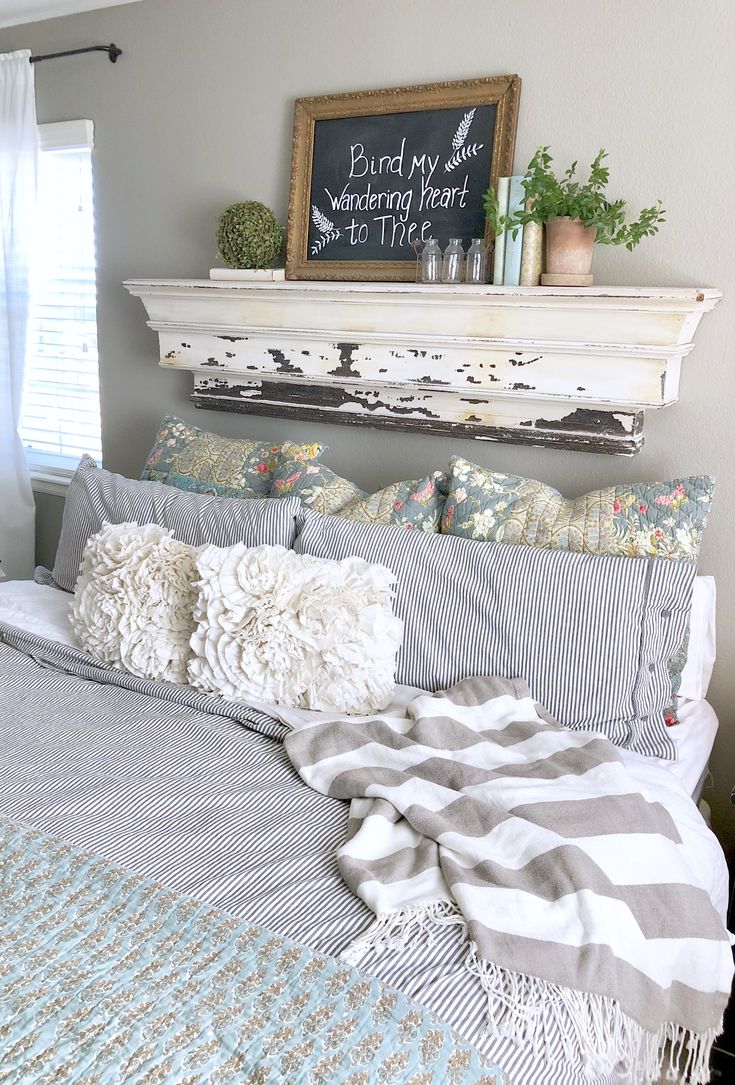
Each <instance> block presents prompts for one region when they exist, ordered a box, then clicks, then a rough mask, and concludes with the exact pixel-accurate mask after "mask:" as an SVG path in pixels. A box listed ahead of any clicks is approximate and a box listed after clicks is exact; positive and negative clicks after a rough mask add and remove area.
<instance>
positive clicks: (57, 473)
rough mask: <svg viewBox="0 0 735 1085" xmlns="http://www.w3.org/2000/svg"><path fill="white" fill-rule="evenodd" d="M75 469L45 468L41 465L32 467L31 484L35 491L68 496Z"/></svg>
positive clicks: (56, 495) (55, 495)
mask: <svg viewBox="0 0 735 1085" xmlns="http://www.w3.org/2000/svg"><path fill="white" fill-rule="evenodd" d="M73 474H74V472H73V471H64V470H61V469H58V470H53V471H52V470H44V469H43V468H40V467H32V468H31V486H32V488H33V492H34V493H39V494H52V495H53V496H54V497H66V491H67V490H68V489H69V483H70V482H71V479H72V475H73Z"/></svg>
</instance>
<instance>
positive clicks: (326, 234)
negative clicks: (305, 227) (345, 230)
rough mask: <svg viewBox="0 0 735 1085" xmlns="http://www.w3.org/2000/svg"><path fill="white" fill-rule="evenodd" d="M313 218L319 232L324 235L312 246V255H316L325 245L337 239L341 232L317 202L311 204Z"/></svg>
mask: <svg viewBox="0 0 735 1085" xmlns="http://www.w3.org/2000/svg"><path fill="white" fill-rule="evenodd" d="M311 219H312V222H313V223H314V225H315V226H316V228H317V230H318V231H319V233H320V234H321V235H322V236H321V237H320V238H317V240H316V241H315V242H314V243H313V245H312V246H311V255H312V256H316V254H317V253H318V252H321V251H322V249H323V248H324V246H325V245H328V244H329V242H330V241H336V240H337V238H338V237H339V236H340V232H339V230H338V229H336V227H335V225H334V223H333V222H332V220H331V219H328V218H327V216H326V215H325V214H323V213H322V212H321V211H320V210H319V208H318V207H317V205H316V204H315V203H313V204H312V205H311Z"/></svg>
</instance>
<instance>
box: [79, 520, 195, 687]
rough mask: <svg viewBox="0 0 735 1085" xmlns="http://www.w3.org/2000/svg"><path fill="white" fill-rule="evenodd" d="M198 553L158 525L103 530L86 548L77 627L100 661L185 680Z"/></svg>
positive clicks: (84, 643)
mask: <svg viewBox="0 0 735 1085" xmlns="http://www.w3.org/2000/svg"><path fill="white" fill-rule="evenodd" d="M197 553H198V551H197V550H196V549H195V548H194V547H191V546H187V545H186V543H182V542H179V541H178V540H177V539H175V538H174V537H173V535H172V534H171V532H170V531H166V530H165V529H164V528H162V527H159V526H158V525H157V524H145V525H144V526H143V527H139V526H138V524H136V523H127V524H103V527H102V530H101V531H99V532H97V534H96V535H92V537H91V538H90V539H89V541H88V542H87V545H86V547H85V548H84V556H83V558H82V564H81V568H80V572H79V579H78V580H77V583H76V587H75V589H74V602H73V604H72V611H71V618H70V622H71V628H72V631H73V633H74V636H75V637H76V639H77V641H78V642H79V644H80V645H81V647H82V648H84V650H85V651H87V652H89V654H90V655H91V656H94V658H95V659H99V660H102V661H103V662H104V663H110V664H111V665H112V666H113V667H117V668H119V669H121V670H126V671H129V672H130V673H131V674H135V675H137V676H138V677H139V678H154V679H161V680H163V681H166V682H177V683H184V682H186V664H187V660H188V658H189V638H190V637H191V634H192V633H193V632H194V625H195V623H194V618H193V611H194V601H195V599H196V594H197V593H196V588H195V586H194V584H195V582H196V577H197V569H196V555H197Z"/></svg>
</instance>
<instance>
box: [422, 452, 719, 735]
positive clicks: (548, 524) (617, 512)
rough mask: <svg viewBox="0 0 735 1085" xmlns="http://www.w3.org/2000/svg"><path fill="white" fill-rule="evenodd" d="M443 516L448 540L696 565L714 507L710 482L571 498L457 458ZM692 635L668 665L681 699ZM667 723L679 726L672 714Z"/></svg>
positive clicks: (610, 489) (640, 486)
mask: <svg viewBox="0 0 735 1085" xmlns="http://www.w3.org/2000/svg"><path fill="white" fill-rule="evenodd" d="M449 471H450V478H449V494H448V497H447V500H446V504H445V506H444V513H443V515H442V522H441V530H442V532H443V533H444V534H446V535H462V536H464V537H465V538H467V539H480V540H483V541H487V542H503V543H520V544H524V545H526V546H535V547H542V548H544V549H550V550H576V551H579V552H583V553H588V554H617V555H620V556H623V557H661V558H671V559H674V560H678V561H696V559H697V557H698V555H699V548H700V545H701V542H702V534H703V532H704V529H705V527H706V525H707V517H708V515H709V511H710V507H711V505H712V496H713V493H714V485H715V480H714V478H713V477H712V476H711V475H694V476H692V477H691V478H682V479H673V480H672V481H671V482H655V483H628V484H625V485H620V486H607V487H605V488H604V489H601V490H593V491H591V492H590V493H587V494H584V495H583V496H582V497H577V498H566V497H564V496H563V494H561V493H560V492H559V491H558V490H555V489H554V488H553V487H552V486H547V485H545V484H544V483H543V482H537V481H536V480H535V479H529V478H522V477H521V476H520V475H506V474H501V473H500V472H498V471H490V470H488V469H487V468H485V467H479V466H478V465H477V464H476V463H471V462H470V461H469V460H465V459H462V457H461V456H455V457H453V458H452V459H451V460H450V461H449ZM687 644H688V632H687V636H686V638H685V639H684V641H683V643H682V644H681V645H680V647H679V649H678V651H677V652H676V654H675V656H673V657H672V659H671V660H670V661H669V675H670V677H671V690H672V697H674V698H675V697H676V695H677V693H678V690H679V685H680V683H681V672H682V670H683V669H684V665H685V663H686V658H687ZM667 722H668V723H671V724H673V723H676V722H677V720H676V712H675V710H674V708H673V707H672V708H671V709H670V710H669V712H668V714H667Z"/></svg>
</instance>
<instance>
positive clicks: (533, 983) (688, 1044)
mask: <svg viewBox="0 0 735 1085" xmlns="http://www.w3.org/2000/svg"><path fill="white" fill-rule="evenodd" d="M449 925H456V926H459V927H460V928H461V937H462V939H463V940H464V941H465V942H466V943H467V958H466V961H465V967H466V968H467V970H468V972H470V973H471V974H472V975H474V976H476V977H477V979H478V980H479V982H480V983H481V985H482V987H483V990H484V991H485V994H486V996H487V1026H486V1027H487V1030H488V1031H490V1032H492V1033H494V1034H495V1035H499V1036H503V1037H507V1038H509V1039H511V1040H513V1041H514V1042H515V1043H522V1044H527V1045H530V1046H531V1048H532V1049H533V1052H534V1054H535V1055H536V1057H537V1058H540V1059H541V1058H545V1057H546V1058H549V1059H552V1058H553V1059H556V1060H558V1058H559V1052H558V1048H557V1050H556V1051H554V1050H553V1048H554V1047H555V1045H556V1044H558V1042H559V1040H561V1044H562V1051H563V1058H564V1059H565V1061H567V1062H568V1063H570V1064H571V1065H573V1066H577V1067H578V1068H579V1069H580V1071H581V1072H582V1073H583V1074H584V1075H585V1076H586V1077H588V1078H590V1079H592V1078H594V1077H597V1076H605V1075H607V1074H611V1073H613V1072H616V1073H618V1074H622V1075H623V1076H626V1075H628V1076H629V1077H630V1079H631V1080H632V1081H634V1082H635V1083H636V1085H654V1083H655V1082H657V1081H659V1079H660V1078H662V1077H663V1076H664V1074H665V1078H666V1080H667V1081H678V1082H687V1083H689V1085H707V1082H708V1081H709V1060H710V1053H711V1050H712V1045H713V1043H714V1041H715V1039H716V1038H717V1036H718V1035H719V1034H720V1032H721V1031H722V1023H720V1026H719V1028H711V1029H706V1030H705V1031H704V1032H693V1031H691V1030H690V1029H686V1028H683V1027H682V1026H681V1025H676V1024H674V1023H673V1022H665V1023H664V1024H663V1025H662V1026H661V1028H660V1029H658V1031H657V1032H649V1031H647V1030H646V1029H644V1028H643V1027H642V1026H641V1025H639V1024H638V1023H637V1022H636V1021H634V1020H633V1019H632V1018H631V1017H629V1016H628V1015H627V1014H626V1013H624V1012H623V1011H622V1010H621V1008H620V1006H619V1004H618V1003H617V1002H616V1001H615V1000H614V999H612V998H606V997H604V996H602V995H595V994H589V993H586V992H584V991H575V990H573V989H572V988H569V987H562V986H561V985H559V984H554V983H548V982H546V981H545V980H542V979H539V978H537V977H536V976H527V975H524V974H523V973H520V972H512V971H509V970H508V969H505V968H501V967H500V966H499V965H496V964H493V963H492V962H491V961H486V960H484V959H483V958H481V957H480V956H479V953H478V949H477V945H476V944H475V942H473V941H470V939H469V935H468V931H467V924H466V922H465V920H464V917H463V916H462V914H461V912H460V911H459V908H458V907H457V905H456V904H455V903H454V901H447V900H437V901H432V902H431V903H430V904H427V905H422V906H420V907H413V908H404V909H402V910H401V911H398V912H384V913H382V914H380V915H378V916H377V917H376V919H375V920H374V922H373V923H371V925H370V926H369V927H368V929H367V930H366V931H365V932H364V933H363V934H361V935H360V936H359V937H358V938H356V939H355V940H354V941H353V942H351V943H350V945H349V946H347V948H346V949H344V950H343V951H342V953H340V958H341V960H343V961H345V963H346V964H352V965H355V964H358V963H359V962H360V961H362V959H363V958H364V957H365V956H366V955H367V954H368V953H370V952H375V953H380V952H382V951H383V950H386V949H390V950H402V949H406V948H408V947H409V946H410V944H411V943H412V942H414V941H415V940H417V939H419V938H426V939H428V941H429V944H431V942H432V941H433V936H434V934H435V932H436V928H437V927H442V926H449Z"/></svg>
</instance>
